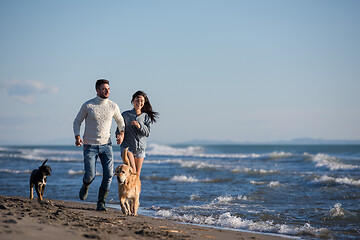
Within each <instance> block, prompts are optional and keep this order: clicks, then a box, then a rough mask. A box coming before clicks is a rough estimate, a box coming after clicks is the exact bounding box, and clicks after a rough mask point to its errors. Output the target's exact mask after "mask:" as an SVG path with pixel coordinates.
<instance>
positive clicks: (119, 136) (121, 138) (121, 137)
mask: <svg viewBox="0 0 360 240" xmlns="http://www.w3.org/2000/svg"><path fill="white" fill-rule="evenodd" d="M123 141H124V131H121V132H120V134H116V143H117V145H121V144H122V142H123Z"/></svg>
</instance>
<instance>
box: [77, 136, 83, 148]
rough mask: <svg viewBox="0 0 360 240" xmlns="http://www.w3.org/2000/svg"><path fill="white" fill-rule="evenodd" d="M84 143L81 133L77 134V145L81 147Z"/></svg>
mask: <svg viewBox="0 0 360 240" xmlns="http://www.w3.org/2000/svg"><path fill="white" fill-rule="evenodd" d="M82 144H84V142H83V140H82V139H81V137H80V136H79V135H77V136H75V146H77V147H80V146H81V145H82Z"/></svg>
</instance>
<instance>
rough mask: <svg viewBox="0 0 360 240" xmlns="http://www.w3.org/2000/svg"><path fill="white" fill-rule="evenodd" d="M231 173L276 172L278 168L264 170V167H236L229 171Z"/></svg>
mask: <svg viewBox="0 0 360 240" xmlns="http://www.w3.org/2000/svg"><path fill="white" fill-rule="evenodd" d="M231 172H232V173H247V174H254V175H265V174H276V173H279V171H278V170H273V169H271V170H266V169H252V168H236V169H233V170H232V171H231Z"/></svg>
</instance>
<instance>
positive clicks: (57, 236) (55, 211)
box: [0, 195, 290, 240]
mask: <svg viewBox="0 0 360 240" xmlns="http://www.w3.org/2000/svg"><path fill="white" fill-rule="evenodd" d="M95 208H96V206H95V205H94V204H89V203H82V202H69V201H61V200H49V199H44V201H43V202H42V203H38V201H37V199H32V200H30V199H27V198H23V197H10V196H2V195H0V239H2V240H23V239H27V240H32V239H34V240H35V239H36V240H38V239H47V240H63V239H67V240H73V239H74V240H75V239H109V240H110V239H222V240H230V239H249V240H265V239H266V240H284V239H290V238H284V237H282V236H280V235H279V236H276V235H267V234H257V233H250V232H241V231H231V230H224V229H217V228H211V227H202V226H197V225H189V224H181V223H176V222H173V221H170V220H166V219H158V218H151V217H147V216H142V215H139V216H125V215H124V214H122V212H121V211H119V210H118V209H112V208H108V211H107V212H97V211H95Z"/></svg>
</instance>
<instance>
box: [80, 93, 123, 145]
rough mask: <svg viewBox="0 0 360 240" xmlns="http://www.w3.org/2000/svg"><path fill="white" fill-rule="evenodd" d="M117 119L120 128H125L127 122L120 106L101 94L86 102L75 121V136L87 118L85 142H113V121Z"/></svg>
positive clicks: (96, 143)
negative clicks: (101, 96)
mask: <svg viewBox="0 0 360 240" xmlns="http://www.w3.org/2000/svg"><path fill="white" fill-rule="evenodd" d="M113 118H114V119H115V121H116V123H117V126H118V128H119V129H122V130H124V128H125V123H124V119H123V117H122V116H121V113H120V109H119V106H118V105H117V104H116V103H114V102H112V101H110V100H109V99H103V98H100V97H99V96H96V97H95V98H93V99H91V100H89V101H87V102H85V103H84V104H83V105H82V106H81V108H80V111H79V113H78V114H77V116H76V118H75V120H74V123H73V128H74V134H75V136H77V135H80V126H81V123H82V122H83V121H84V120H85V131H84V136H83V141H84V144H90V145H104V144H108V143H110V142H111V123H112V119H113Z"/></svg>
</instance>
